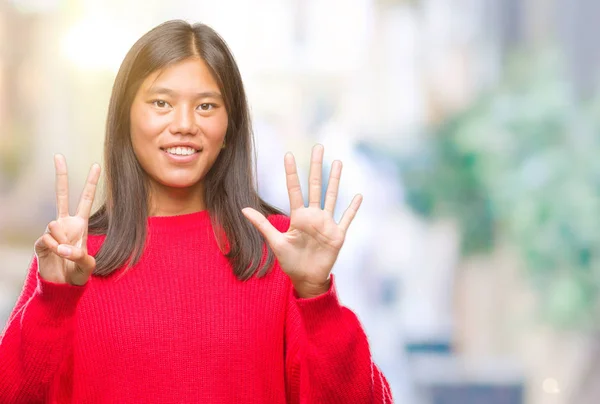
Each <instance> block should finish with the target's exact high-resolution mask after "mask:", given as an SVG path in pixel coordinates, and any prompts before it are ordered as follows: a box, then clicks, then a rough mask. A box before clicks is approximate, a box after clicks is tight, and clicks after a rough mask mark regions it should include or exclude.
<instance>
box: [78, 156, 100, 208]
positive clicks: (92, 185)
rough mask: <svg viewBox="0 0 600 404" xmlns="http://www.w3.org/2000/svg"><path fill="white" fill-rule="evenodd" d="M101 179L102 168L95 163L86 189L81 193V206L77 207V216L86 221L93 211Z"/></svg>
mask: <svg viewBox="0 0 600 404" xmlns="http://www.w3.org/2000/svg"><path fill="white" fill-rule="evenodd" d="M99 178H100V166H99V165H98V164H96V163H94V164H92V168H90V173H89V174H88V177H87V181H86V183H85V187H84V188H83V192H82V193H81V199H80V200H79V206H77V213H76V215H77V216H79V217H81V218H83V219H85V220H88V219H89V218H90V212H91V211H92V204H93V203H94V197H95V196H96V186H97V185H98V179H99Z"/></svg>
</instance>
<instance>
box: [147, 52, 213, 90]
mask: <svg viewBox="0 0 600 404" xmlns="http://www.w3.org/2000/svg"><path fill="white" fill-rule="evenodd" d="M158 87H160V88H168V89H172V90H174V91H177V92H194V93H196V92H206V91H214V92H218V91H219V85H218V84H217V81H216V80H215V77H214V76H213V74H212V72H211V70H210V68H209V67H208V65H207V64H206V62H205V61H204V60H202V59H200V58H190V59H185V60H183V61H181V62H177V63H175V64H173V65H170V66H167V67H165V68H163V69H159V70H157V71H155V72H153V73H151V74H150V75H149V76H148V77H146V79H145V80H144V82H143V83H142V88H141V89H142V91H146V92H152V90H153V89H155V88H158Z"/></svg>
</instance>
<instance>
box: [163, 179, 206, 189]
mask: <svg viewBox="0 0 600 404" xmlns="http://www.w3.org/2000/svg"><path fill="white" fill-rule="evenodd" d="M158 182H159V183H160V184H161V185H162V186H163V187H166V188H178V189H185V188H192V187H194V186H197V185H198V183H199V182H200V180H199V179H196V178H186V179H183V178H182V179H177V180H174V179H161V180H159V181H158Z"/></svg>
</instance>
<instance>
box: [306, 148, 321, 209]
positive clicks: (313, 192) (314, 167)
mask: <svg viewBox="0 0 600 404" xmlns="http://www.w3.org/2000/svg"><path fill="white" fill-rule="evenodd" d="M323 152H324V149H323V145H320V144H317V145H315V146H314V147H313V149H312V154H311V157H310V172H309V175H308V205H309V206H311V207H317V208H320V207H321V187H322V181H321V177H322V171H323Z"/></svg>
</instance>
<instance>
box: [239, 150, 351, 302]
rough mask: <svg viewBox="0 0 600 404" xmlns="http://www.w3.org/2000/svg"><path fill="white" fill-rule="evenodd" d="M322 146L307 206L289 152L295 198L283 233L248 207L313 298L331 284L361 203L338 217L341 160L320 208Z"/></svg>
mask: <svg viewBox="0 0 600 404" xmlns="http://www.w3.org/2000/svg"><path fill="white" fill-rule="evenodd" d="M323 152H324V150H323V146H322V145H316V146H315V147H313V151H312V156H311V163H310V173H309V192H308V200H309V203H308V207H306V206H304V199H303V197H302V189H301V187H300V180H299V179H298V171H297V168H296V162H295V160H294V156H293V155H292V154H291V153H287V154H286V155H285V172H286V183H287V189H288V195H289V198H290V227H289V229H288V231H287V232H285V233H281V232H279V231H278V230H277V229H276V228H275V227H274V226H273V225H272V224H271V223H270V222H269V221H268V220H267V219H266V218H265V217H264V216H263V215H262V214H260V213H259V212H257V211H256V210H254V209H252V208H244V209H243V212H244V215H245V216H246V217H247V218H248V219H249V220H250V221H251V222H252V224H254V226H255V227H256V228H257V229H258V230H259V231H260V232H261V233H262V234H263V236H264V237H265V239H266V240H267V242H268V243H269V245H270V246H271V249H272V250H273V253H274V254H275V256H276V257H277V260H278V261H279V265H280V266H281V269H282V270H283V271H284V272H285V273H286V274H287V275H288V276H289V277H290V279H291V280H292V283H293V284H294V287H295V288H296V291H297V292H298V294H299V295H300V296H301V297H313V296H317V295H319V294H321V293H324V292H325V291H326V290H327V289H328V287H329V275H330V273H331V270H332V269H333V265H334V264H335V261H336V259H337V257H338V255H339V252H340V249H341V248H342V245H343V244H344V240H345V237H346V232H347V230H348V227H349V226H350V223H351V222H352V220H353V219H354V216H355V215H356V212H357V211H358V208H359V207H360V204H361V202H362V196H361V195H356V196H355V197H354V198H353V199H352V202H351V203H350V206H349V207H348V209H346V211H345V212H344V214H343V216H342V218H341V220H340V222H339V223H336V221H335V219H334V218H333V212H334V209H335V204H336V201H337V196H338V189H339V183H340V177H341V174H342V163H341V162H340V161H339V160H336V161H334V162H333V164H332V168H331V173H330V176H329V183H328V185H327V192H326V194H325V203H324V208H321V189H322V178H321V177H322V176H321V172H322V169H323Z"/></svg>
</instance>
